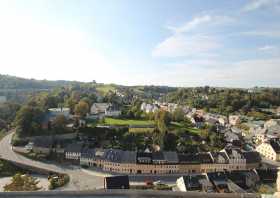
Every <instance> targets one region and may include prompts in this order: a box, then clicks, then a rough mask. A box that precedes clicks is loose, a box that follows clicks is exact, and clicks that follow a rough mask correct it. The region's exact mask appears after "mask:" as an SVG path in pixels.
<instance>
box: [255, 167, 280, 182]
mask: <svg viewBox="0 0 280 198" xmlns="http://www.w3.org/2000/svg"><path fill="white" fill-rule="evenodd" d="M256 171H257V173H258V175H259V177H260V180H261V181H262V182H263V183H275V182H276V179H277V169H256Z"/></svg>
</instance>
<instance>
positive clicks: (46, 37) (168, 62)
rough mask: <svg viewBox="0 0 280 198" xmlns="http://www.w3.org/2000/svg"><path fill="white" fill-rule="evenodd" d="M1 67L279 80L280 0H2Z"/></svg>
mask: <svg viewBox="0 0 280 198" xmlns="http://www.w3.org/2000/svg"><path fill="white" fill-rule="evenodd" d="M0 73H1V74H10V75H15V76H20V77H27V78H35V79H50V80H57V79H64V80H79V81H92V80H96V81H97V82H104V83H118V84H124V85H136V84H138V85H139V84H149V85H150V84H154V85H171V86H204V85H210V86H228V87H252V86H278V87H279V86H280V0H215V1H213V0H172V1H171V0H170V1H168V0H152V1H151V0H133V1H132V0H88V1H87V0H18V1H14V0H0Z"/></svg>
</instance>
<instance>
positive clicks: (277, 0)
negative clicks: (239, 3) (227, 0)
mask: <svg viewBox="0 0 280 198" xmlns="http://www.w3.org/2000/svg"><path fill="white" fill-rule="evenodd" d="M261 8H276V9H279V8H280V0H250V2H249V3H248V4H247V5H245V6H244V7H243V11H245V12H249V11H254V10H257V9H261Z"/></svg>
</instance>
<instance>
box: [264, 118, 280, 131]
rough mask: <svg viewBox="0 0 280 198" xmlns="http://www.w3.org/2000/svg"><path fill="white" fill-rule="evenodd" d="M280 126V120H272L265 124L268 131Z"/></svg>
mask: <svg viewBox="0 0 280 198" xmlns="http://www.w3.org/2000/svg"><path fill="white" fill-rule="evenodd" d="M276 125H280V119H270V120H268V121H266V122H265V123H264V128H265V129H268V128H270V127H272V126H276Z"/></svg>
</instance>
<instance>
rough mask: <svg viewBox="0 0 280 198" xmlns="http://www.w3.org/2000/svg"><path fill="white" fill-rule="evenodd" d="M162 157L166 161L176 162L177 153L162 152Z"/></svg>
mask: <svg viewBox="0 0 280 198" xmlns="http://www.w3.org/2000/svg"><path fill="white" fill-rule="evenodd" d="M163 155H164V158H165V160H166V161H167V163H178V154H177V152H175V151H166V152H163Z"/></svg>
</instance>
